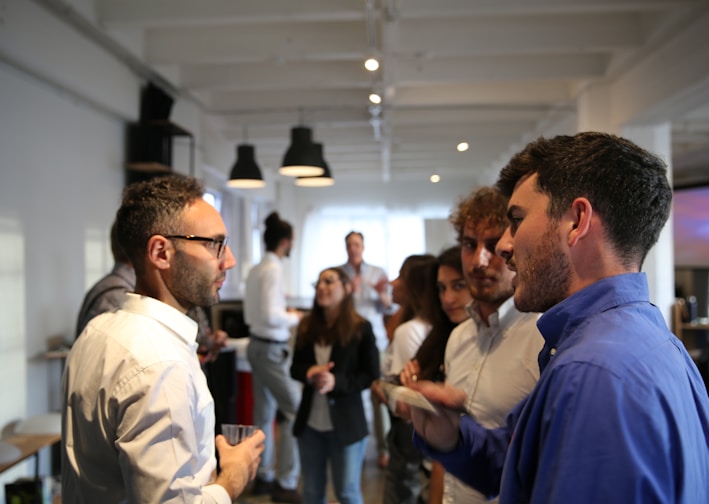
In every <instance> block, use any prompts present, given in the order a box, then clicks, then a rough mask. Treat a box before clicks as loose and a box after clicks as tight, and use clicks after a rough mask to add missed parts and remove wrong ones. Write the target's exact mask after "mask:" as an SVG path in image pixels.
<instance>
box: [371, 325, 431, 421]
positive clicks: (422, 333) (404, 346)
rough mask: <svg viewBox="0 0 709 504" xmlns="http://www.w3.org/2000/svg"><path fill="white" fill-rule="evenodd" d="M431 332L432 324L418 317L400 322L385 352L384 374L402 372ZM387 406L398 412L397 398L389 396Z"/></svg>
mask: <svg viewBox="0 0 709 504" xmlns="http://www.w3.org/2000/svg"><path fill="white" fill-rule="evenodd" d="M429 332H431V324H429V323H428V322H425V321H424V320H422V319H420V318H418V317H416V318H413V319H411V320H407V321H406V322H404V323H403V324H400V325H399V326H398V327H397V328H396V329H395V330H394V336H393V338H392V340H391V343H390V344H389V346H388V347H387V349H386V352H385V354H384V360H383V362H382V374H383V375H384V376H390V375H398V374H399V373H401V371H402V370H403V369H404V366H406V363H407V362H409V361H410V360H411V359H413V358H414V356H415V355H416V352H417V351H418V349H419V347H420V346H421V343H423V340H424V339H426V336H427V335H428V333H429ZM387 406H389V409H390V410H391V411H393V412H396V399H395V398H394V397H389V401H388V404H387Z"/></svg>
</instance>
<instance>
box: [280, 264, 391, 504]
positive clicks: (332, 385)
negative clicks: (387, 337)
mask: <svg viewBox="0 0 709 504" xmlns="http://www.w3.org/2000/svg"><path fill="white" fill-rule="evenodd" d="M291 376H292V377H293V378H294V379H296V380H298V381H300V382H302V383H303V384H304V387H303V398H302V400H301V403H300V407H299V408H298V414H297V416H296V420H295V424H294V426H293V433H294V435H295V436H296V437H297V438H298V447H299V449H300V461H301V473H302V479H303V500H304V503H305V504H325V502H326V487H327V463H328V460H329V462H330V470H331V474H332V479H333V486H334V489H335V494H336V496H337V499H338V501H339V502H340V504H361V503H362V491H361V487H360V478H361V471H362V462H363V459H364V450H365V446H366V444H367V434H368V431H367V422H366V419H365V416H364V406H363V404H362V394H361V392H362V390H364V389H366V388H368V387H369V385H370V384H371V383H372V381H373V380H374V379H376V378H377V377H378V376H379V352H378V350H377V346H376V344H375V342H374V334H373V333H372V327H371V325H370V324H369V322H367V320H366V319H364V318H362V317H361V316H359V315H358V314H357V312H356V311H355V308H354V300H353V297H352V282H351V281H350V278H349V277H348V276H347V274H346V273H345V272H344V270H342V269H341V268H328V269H326V270H323V271H322V272H321V273H320V276H319V278H318V281H317V283H316V292H315V301H314V303H313V309H312V311H311V312H310V314H309V315H306V316H305V317H304V318H303V320H302V321H301V323H300V325H299V326H298V334H297V339H296V345H295V351H294V353H293V363H292V365H291Z"/></svg>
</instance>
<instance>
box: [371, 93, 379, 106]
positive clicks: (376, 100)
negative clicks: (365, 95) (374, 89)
mask: <svg viewBox="0 0 709 504" xmlns="http://www.w3.org/2000/svg"><path fill="white" fill-rule="evenodd" d="M369 101H370V102H372V103H374V104H375V105H379V104H380V103H381V102H382V97H381V96H379V94H378V93H371V94H370V95H369Z"/></svg>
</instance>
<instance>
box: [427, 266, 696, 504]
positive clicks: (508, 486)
mask: <svg viewBox="0 0 709 504" xmlns="http://www.w3.org/2000/svg"><path fill="white" fill-rule="evenodd" d="M538 327H539V330H540V332H541V333H542V335H543V336H544V339H545V346H544V348H543V349H542V351H541V353H540V354H539V365H540V370H541V376H540V379H539V382H538V383H537V386H536V387H535V389H534V390H533V391H532V393H531V394H530V395H529V397H528V398H527V399H526V400H525V401H523V402H522V403H521V404H519V405H518V406H517V407H516V408H515V410H514V411H513V412H512V413H511V414H510V417H509V419H508V426H507V427H506V428H501V429H496V430H485V429H483V428H482V427H481V426H479V425H478V424H476V423H475V422H474V421H473V420H472V419H471V418H470V417H467V416H464V417H463V418H462V419H461V420H462V421H461V426H460V431H461V442H460V443H459V446H458V447H457V448H456V449H455V450H453V451H452V452H449V453H445V454H438V453H435V452H431V450H429V449H426V447H425V446H423V443H422V442H421V439H416V442H417V444H418V445H419V446H422V447H424V450H425V451H426V452H427V453H428V454H430V455H431V456H433V457H434V458H436V459H439V460H441V461H442V462H443V463H444V466H445V467H446V469H447V470H449V471H450V472H452V473H453V474H455V475H456V476H458V477H460V478H461V479H464V480H465V481H466V482H467V483H468V484H470V485H471V486H474V487H476V488H478V489H480V490H481V491H483V492H485V493H488V494H490V495H493V494H495V493H496V492H497V488H498V487H497V484H498V483H499V489H500V503H501V504H505V503H513V502H514V503H518V502H532V503H544V504H548V503H568V502H574V503H575V504H578V503H581V504H584V503H589V504H591V503H594V504H595V503H599V502H603V503H609V502H610V503H614V502H617V503H623V504H627V503H646V502H663V503H664V502H673V503H685V504H693V503H699V502H702V503H705V502H709V399H708V398H707V390H706V388H705V385H704V383H703V381H702V379H701V377H700V375H699V373H698V371H697V368H696V366H695V364H694V362H693V361H692V360H691V358H690V357H689V355H688V354H687V352H686V350H685V349H684V346H683V345H682V343H681V342H680V341H679V340H678V339H677V338H676V337H675V336H674V335H673V334H672V333H671V332H670V331H669V330H668V328H667V325H666V323H665V321H664V319H663V318H662V315H661V313H660V311H659V310H658V309H657V307H655V306H653V305H652V304H651V303H650V302H649V295H648V288H647V279H646V278H645V275H644V273H633V274H624V275H618V276H613V277H609V278H605V279H603V280H600V281H598V282H596V283H594V284H593V285H591V286H589V287H587V288H585V289H583V290H581V291H579V292H577V293H575V294H574V295H573V296H570V297H569V298H567V299H566V300H564V301H563V302H561V303H559V304H557V305H556V306H554V307H553V308H551V309H550V310H549V311H548V312H546V313H545V314H544V315H543V316H542V317H541V318H540V319H539V322H538ZM505 455H506V458H505ZM503 462H504V470H502V467H503Z"/></svg>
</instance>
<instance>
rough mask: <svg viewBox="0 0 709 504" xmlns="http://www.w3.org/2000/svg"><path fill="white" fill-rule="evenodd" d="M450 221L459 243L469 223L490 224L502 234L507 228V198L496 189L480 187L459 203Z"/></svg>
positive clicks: (475, 224)
mask: <svg viewBox="0 0 709 504" xmlns="http://www.w3.org/2000/svg"><path fill="white" fill-rule="evenodd" d="M449 220H450V222H451V224H453V229H455V232H456V234H457V235H458V242H462V240H463V230H464V229H465V223H466V222H468V221H470V222H472V223H473V225H474V226H477V225H478V224H480V223H482V222H489V223H490V225H492V226H496V227H498V228H499V230H500V232H502V231H504V230H505V228H506V227H507V198H506V197H505V196H504V195H503V194H502V193H501V192H500V191H498V190H497V189H496V188H494V187H479V188H477V189H474V190H473V192H471V193H470V194H469V195H468V196H466V197H464V198H462V199H461V200H460V201H459V202H458V206H457V207H456V208H455V209H454V210H453V212H452V213H451V215H450V217H449Z"/></svg>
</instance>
